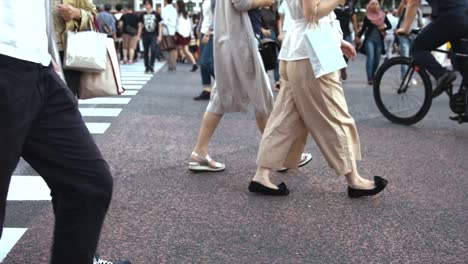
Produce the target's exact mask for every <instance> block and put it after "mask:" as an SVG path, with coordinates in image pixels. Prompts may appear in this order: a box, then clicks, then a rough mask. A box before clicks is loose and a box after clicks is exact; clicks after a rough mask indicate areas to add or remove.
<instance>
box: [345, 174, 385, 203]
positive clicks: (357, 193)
mask: <svg viewBox="0 0 468 264" xmlns="http://www.w3.org/2000/svg"><path fill="white" fill-rule="evenodd" d="M374 183H375V188H374V189H370V190H361V189H355V188H351V187H349V186H348V196H349V198H359V197H363V196H372V195H376V194H378V193H379V192H381V191H383V190H384V189H385V186H387V183H388V181H387V180H385V179H384V178H382V177H379V176H374Z"/></svg>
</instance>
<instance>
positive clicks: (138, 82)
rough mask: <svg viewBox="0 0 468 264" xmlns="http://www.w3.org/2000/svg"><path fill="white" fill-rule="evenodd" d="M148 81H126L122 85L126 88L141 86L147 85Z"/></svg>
mask: <svg viewBox="0 0 468 264" xmlns="http://www.w3.org/2000/svg"><path fill="white" fill-rule="evenodd" d="M146 83H147V81H131V80H130V81H124V80H122V85H123V86H124V87H125V85H126V84H141V85H144V84H146Z"/></svg>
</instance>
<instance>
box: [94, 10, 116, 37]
mask: <svg viewBox="0 0 468 264" xmlns="http://www.w3.org/2000/svg"><path fill="white" fill-rule="evenodd" d="M111 9H112V6H111V5H110V4H104V10H103V11H102V12H100V13H99V14H98V15H97V23H98V27H99V31H100V32H101V33H105V34H107V37H108V38H112V39H113V40H114V41H115V39H116V38H117V35H116V34H117V29H116V26H115V18H114V16H113V15H112V14H111V13H110V11H111Z"/></svg>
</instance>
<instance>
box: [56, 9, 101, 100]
mask: <svg viewBox="0 0 468 264" xmlns="http://www.w3.org/2000/svg"><path fill="white" fill-rule="evenodd" d="M62 2H63V1H60V0H53V1H52V5H51V6H50V8H51V13H52V21H53V23H54V28H55V40H56V45H57V48H58V51H59V54H60V62H63V59H64V51H65V48H66V46H67V34H68V31H85V30H89V29H90V21H92V18H93V16H95V15H96V11H97V10H96V6H95V5H94V3H93V2H92V1H90V0H89V1H76V0H71V1H66V2H65V3H62ZM63 73H64V76H65V80H66V81H67V83H68V84H69V85H68V88H69V89H70V90H71V92H72V93H73V94H74V95H75V96H78V87H79V85H80V78H81V72H80V71H77V70H71V69H65V70H64V71H63Z"/></svg>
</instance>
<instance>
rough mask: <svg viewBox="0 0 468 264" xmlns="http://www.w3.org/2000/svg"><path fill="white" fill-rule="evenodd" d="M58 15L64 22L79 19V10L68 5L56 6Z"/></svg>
mask: <svg viewBox="0 0 468 264" xmlns="http://www.w3.org/2000/svg"><path fill="white" fill-rule="evenodd" d="M58 9H59V13H60V15H61V16H62V18H63V19H64V20H65V21H67V22H68V21H70V20H73V19H79V18H81V10H80V9H79V8H76V7H73V6H72V5H69V4H60V5H58Z"/></svg>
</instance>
